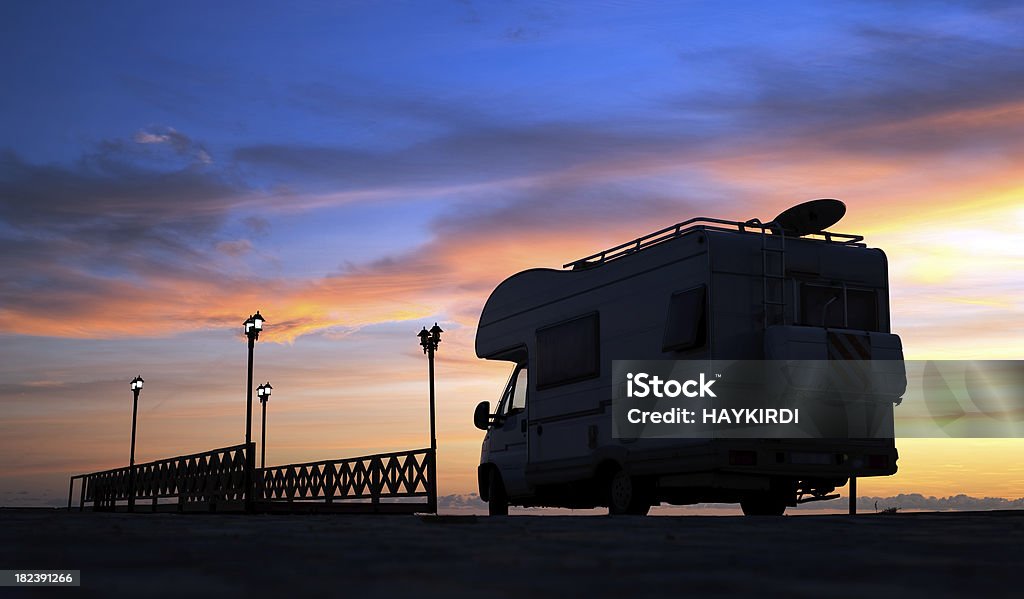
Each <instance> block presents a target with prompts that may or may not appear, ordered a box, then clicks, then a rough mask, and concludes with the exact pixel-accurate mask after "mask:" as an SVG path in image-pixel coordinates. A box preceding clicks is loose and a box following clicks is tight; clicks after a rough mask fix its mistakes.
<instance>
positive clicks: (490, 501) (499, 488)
mask: <svg viewBox="0 0 1024 599" xmlns="http://www.w3.org/2000/svg"><path fill="white" fill-rule="evenodd" d="M487 514H488V515H490V516H507V515H508V495H507V494H506V493H505V483H503V482H502V481H501V474H500V473H498V470H497V468H494V469H492V470H491V475H490V477H489V478H488V480H487Z"/></svg>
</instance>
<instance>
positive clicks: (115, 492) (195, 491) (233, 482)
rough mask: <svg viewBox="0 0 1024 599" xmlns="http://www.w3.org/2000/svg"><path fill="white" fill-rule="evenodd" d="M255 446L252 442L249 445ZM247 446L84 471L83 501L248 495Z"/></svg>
mask: <svg viewBox="0 0 1024 599" xmlns="http://www.w3.org/2000/svg"><path fill="white" fill-rule="evenodd" d="M250 447H252V446H250ZM245 468H246V446H245V445H234V446H232V447H224V448H221V449H214V450H212V451H207V452H205V453H197V454H192V455H187V456H178V457H174V458H168V459H164V460H157V461H155V462H148V463H145V464H137V465H136V466H135V468H134V475H135V476H134V481H133V480H132V476H131V474H132V473H131V471H130V470H129V468H127V467H125V468H115V469H113V470H105V471H103V472H94V473H92V474H85V475H82V476H81V478H82V481H83V482H82V494H83V495H82V496H83V502H91V503H93V504H94V505H98V506H103V507H110V506H113V504H114V503H116V502H118V501H127V500H128V499H129V497H130V495H131V494H132V492H131V489H132V488H133V487H134V490H135V493H134V495H135V501H136V502H138V501H140V500H147V499H150V500H155V499H161V498H172V497H174V498H178V499H179V501H181V502H183V503H188V502H205V503H210V502H215V501H242V500H244V499H245Z"/></svg>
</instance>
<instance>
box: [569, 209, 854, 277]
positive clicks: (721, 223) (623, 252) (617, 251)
mask: <svg viewBox="0 0 1024 599" xmlns="http://www.w3.org/2000/svg"><path fill="white" fill-rule="evenodd" d="M691 231H726V232H729V233H757V234H760V235H766V234H772V235H784V233H783V230H782V228H781V227H779V226H778V225H776V224H774V223H762V222H761V221H760V220H758V219H756V218H752V219H750V220H747V221H738V220H724V219H721V218H709V217H706V216H698V217H696V218H691V219H690V220H684V221H683V222H681V223H676V224H675V225H672V226H671V227H665V228H664V229H661V230H659V231H655V232H654V233H649V234H647V235H644V236H643V237H637V238H636V239H634V240H633V241H628V242H626V243H623V244H621V245H617V246H615V247H612V248H608V249H607V250H604V251H601V252H598V253H596V254H591V255H590V256H587V257H586V258H580V259H579V260H573V261H572V262H569V263H568V264H564V265H562V268H570V267H571V268H572V269H573V270H583V269H587V268H593V267H594V266H598V265H600V264H604V263H605V262H610V261H612V260H616V259H618V258H622V257H624V256H628V255H630V254H634V253H636V252H639V251H640V250H643V249H647V248H649V247H651V246H652V245H658V244H659V243H664V242H666V241H669V240H671V239H675V238H676V237H680V236H682V235H685V234H686V233H690V232H691ZM784 236H786V235H784ZM787 237H789V236H787ZM802 238H811V239H817V240H820V241H824V242H825V243H838V244H841V245H850V246H857V247H865V244H863V243H861V242H862V241H864V237H863V236H862V235H848V234H846V233H832V232H829V231H820V232H818V233H811V234H809V235H804V236H802Z"/></svg>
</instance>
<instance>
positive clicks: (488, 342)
mask: <svg viewBox="0 0 1024 599" xmlns="http://www.w3.org/2000/svg"><path fill="white" fill-rule="evenodd" d="M845 212H846V207H845V205H844V204H843V203H842V202H840V201H838V200H814V201H811V202H806V203H804V204H800V205H798V206H794V207H793V208H790V209H789V210H786V211H785V212H783V213H782V214H780V215H779V216H778V217H776V218H775V219H774V220H773V221H772V222H770V223H761V222H760V221H759V220H757V219H753V220H750V221H746V222H738V221H728V220H722V219H715V218H703V217H701V218H694V219H690V220H687V221H684V222H681V223H678V224H676V225H673V226H671V227H668V228H665V229H662V230H660V231H656V232H654V233H651V234H649V235H646V236H644V237H641V238H638V239H635V240H633V241H630V242H628V243H625V244H622V245H619V246H616V247H613V248H610V249H607V250H604V251H602V252H599V253H597V254H594V255H592V256H588V257H586V258H583V259H580V260H576V261H575V262H571V263H569V264H566V265H565V267H564V270H554V269H545V268H538V269H531V270H526V271H523V272H520V273H518V274H516V275H513V276H511V277H509V278H508V279H506V280H505V281H504V282H502V283H501V284H500V285H498V287H497V288H496V289H495V290H494V291H493V292H492V293H491V296H490V297H489V298H488V300H487V304H486V305H485V306H484V309H483V312H482V314H481V316H480V325H479V328H478V329H477V336H476V354H477V356H478V357H479V358H483V359H488V360H502V361H507V362H511V363H512V364H513V368H512V373H511V376H510V377H509V380H508V384H507V385H506V387H505V390H504V392H503V393H502V395H501V397H500V398H499V400H498V402H497V407H496V409H495V411H494V412H493V413H492V412H491V409H490V403H489V402H482V403H480V405H478V406H477V409H476V413H475V415H474V423H475V424H476V426H477V427H478V428H480V429H483V430H486V431H487V433H486V435H485V436H484V440H483V447H482V451H481V460H480V466H479V469H478V483H479V489H480V496H481V498H483V499H484V500H485V501H487V502H488V504H489V508H490V509H489V511H490V513H491V514H492V515H500V514H506V513H508V506H509V505H520V506H552V507H569V508H588V507H596V506H607V507H608V508H609V512H610V513H613V514H620V513H627V514H646V513H647V512H648V510H649V509H650V507H651V506H652V505H656V504H658V503H661V502H666V503H670V504H677V505H683V504H692V503H701V502H739V503H740V505H741V506H742V508H743V512H744V513H745V514H748V515H755V514H759V515H768V514H780V515H781V514H782V513H783V512H785V509H786V506H793V505H796V504H797V503H798V502H804V501H814V500H821V499H831V498H833V497H835V495H831V496H830V495H829V493H831V492H832V491H834V490H835V489H836V487H839V486H842V485H845V484H846V482H847V480H848V479H849V478H850V477H851V476H856V477H864V476H884V475H891V474H894V473H895V472H896V458H897V454H896V447H895V443H894V441H893V440H892V439H871V440H857V439H851V440H846V439H844V440H822V439H804V440H781V439H772V440H768V439H765V440H753V439H631V440H624V439H615V438H613V437H612V416H611V395H612V392H611V389H612V380H611V376H612V368H611V362H612V360H666V359H729V360H734V359H735V360H739V359H751V360H758V359H776V360H779V359H821V360H825V359H828V357H829V347H828V346H829V343H830V340H832V339H833V338H834V337H835V336H837V335H842V336H845V337H844V338H847V339H854V340H855V341H857V345H858V347H859V348H860V351H861V353H862V354H864V355H862V356H859V357H862V358H863V357H868V358H874V359H888V360H902V359H903V353H902V347H901V344H900V340H899V337H898V336H896V335H893V334H891V333H890V330H889V293H888V280H887V279H888V274H887V263H886V257H885V254H884V253H883V252H882V251H881V250H879V249H875V248H868V247H867V246H866V245H865V244H864V243H863V237H861V236H859V235H846V234H840V233H832V232H827V231H825V229H826V228H827V227H829V226H831V225H833V224H835V223H836V222H838V221H839V219H841V218H842V216H843V215H844V214H845ZM888 409H890V410H891V409H892V408H891V405H890V406H889V408H888Z"/></svg>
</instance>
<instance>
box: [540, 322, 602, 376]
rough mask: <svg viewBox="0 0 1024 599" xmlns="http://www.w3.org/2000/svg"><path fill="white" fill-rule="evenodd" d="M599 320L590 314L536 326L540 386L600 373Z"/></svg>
mask: <svg viewBox="0 0 1024 599" xmlns="http://www.w3.org/2000/svg"><path fill="white" fill-rule="evenodd" d="M598 331H599V329H598V320H597V314H596V313H594V314H588V315H587V316H581V317H579V318H574V319H572V320H569V321H566V322H562V323H559V324H555V325H551V326H548V327H544V328H542V329H538V330H537V387H538V388H542V387H553V386H555V385H564V384H566V383H572V382H575V381H579V380H582V379H587V378H591V377H595V376H597V375H598V372H599V368H598V364H599V356H598V354H599V350H598V335H599V333H598Z"/></svg>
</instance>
